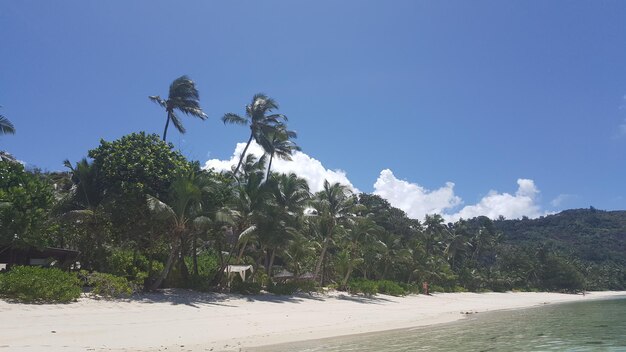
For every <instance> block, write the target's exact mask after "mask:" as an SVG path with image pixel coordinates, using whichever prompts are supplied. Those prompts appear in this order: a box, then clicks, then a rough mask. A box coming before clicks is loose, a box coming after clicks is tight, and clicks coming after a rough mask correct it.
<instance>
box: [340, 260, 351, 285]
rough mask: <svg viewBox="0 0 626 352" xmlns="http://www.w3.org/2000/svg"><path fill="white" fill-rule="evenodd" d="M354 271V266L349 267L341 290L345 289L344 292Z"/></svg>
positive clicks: (342, 281)
mask: <svg viewBox="0 0 626 352" xmlns="http://www.w3.org/2000/svg"><path fill="white" fill-rule="evenodd" d="M352 270H353V267H352V265H351V264H350V265H348V271H347V272H346V276H344V277H343V280H341V288H343V289H344V290H345V289H346V284H347V283H348V279H350V275H352Z"/></svg>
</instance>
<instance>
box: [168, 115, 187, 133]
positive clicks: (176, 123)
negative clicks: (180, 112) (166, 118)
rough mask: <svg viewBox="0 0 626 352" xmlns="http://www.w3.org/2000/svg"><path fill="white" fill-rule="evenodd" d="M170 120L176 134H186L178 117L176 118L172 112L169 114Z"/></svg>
mask: <svg viewBox="0 0 626 352" xmlns="http://www.w3.org/2000/svg"><path fill="white" fill-rule="evenodd" d="M170 118H171V119H172V124H173V125H174V127H176V129H177V130H178V132H180V133H182V134H185V132H187V130H186V129H185V126H183V123H182V122H181V121H180V119H179V118H178V116H176V114H175V113H174V112H171V113H170Z"/></svg>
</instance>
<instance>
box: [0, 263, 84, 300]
mask: <svg viewBox="0 0 626 352" xmlns="http://www.w3.org/2000/svg"><path fill="white" fill-rule="evenodd" d="M80 293H81V287H80V280H79V279H78V277H76V275H75V274H73V273H68V272H65V271H62V270H59V269H56V268H40V267H36V266H17V267H13V268H12V269H11V271H9V272H7V273H4V274H0V295H1V296H3V297H7V298H9V299H14V300H16V301H19V302H25V303H67V302H71V301H75V300H76V299H77V298H78V297H80Z"/></svg>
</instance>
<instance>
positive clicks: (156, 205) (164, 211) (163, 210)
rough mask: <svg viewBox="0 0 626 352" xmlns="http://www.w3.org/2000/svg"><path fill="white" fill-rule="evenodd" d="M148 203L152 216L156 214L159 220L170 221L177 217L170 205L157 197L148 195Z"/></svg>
mask: <svg viewBox="0 0 626 352" xmlns="http://www.w3.org/2000/svg"><path fill="white" fill-rule="evenodd" d="M146 203H147V205H148V209H150V211H151V212H152V214H154V215H155V216H156V217H157V218H160V219H169V218H171V217H175V216H176V214H175V213H174V210H173V209H172V208H171V207H170V206H169V205H167V204H165V203H163V202H161V201H160V200H159V199H157V198H156V197H153V196H151V195H147V196H146Z"/></svg>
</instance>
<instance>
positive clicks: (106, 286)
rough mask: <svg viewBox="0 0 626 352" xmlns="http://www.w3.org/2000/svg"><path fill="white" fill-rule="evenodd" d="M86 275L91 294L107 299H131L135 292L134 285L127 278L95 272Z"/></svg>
mask: <svg viewBox="0 0 626 352" xmlns="http://www.w3.org/2000/svg"><path fill="white" fill-rule="evenodd" d="M81 275H84V278H85V280H86V283H87V285H88V286H90V287H92V290H91V293H93V294H95V295H98V296H102V297H105V298H123V297H129V296H130V295H132V294H133V293H134V292H135V288H134V287H133V285H132V284H131V283H130V282H129V281H128V280H127V279H126V278H125V277H120V276H115V275H111V274H105V273H98V272H93V273H89V274H84V273H81Z"/></svg>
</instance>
